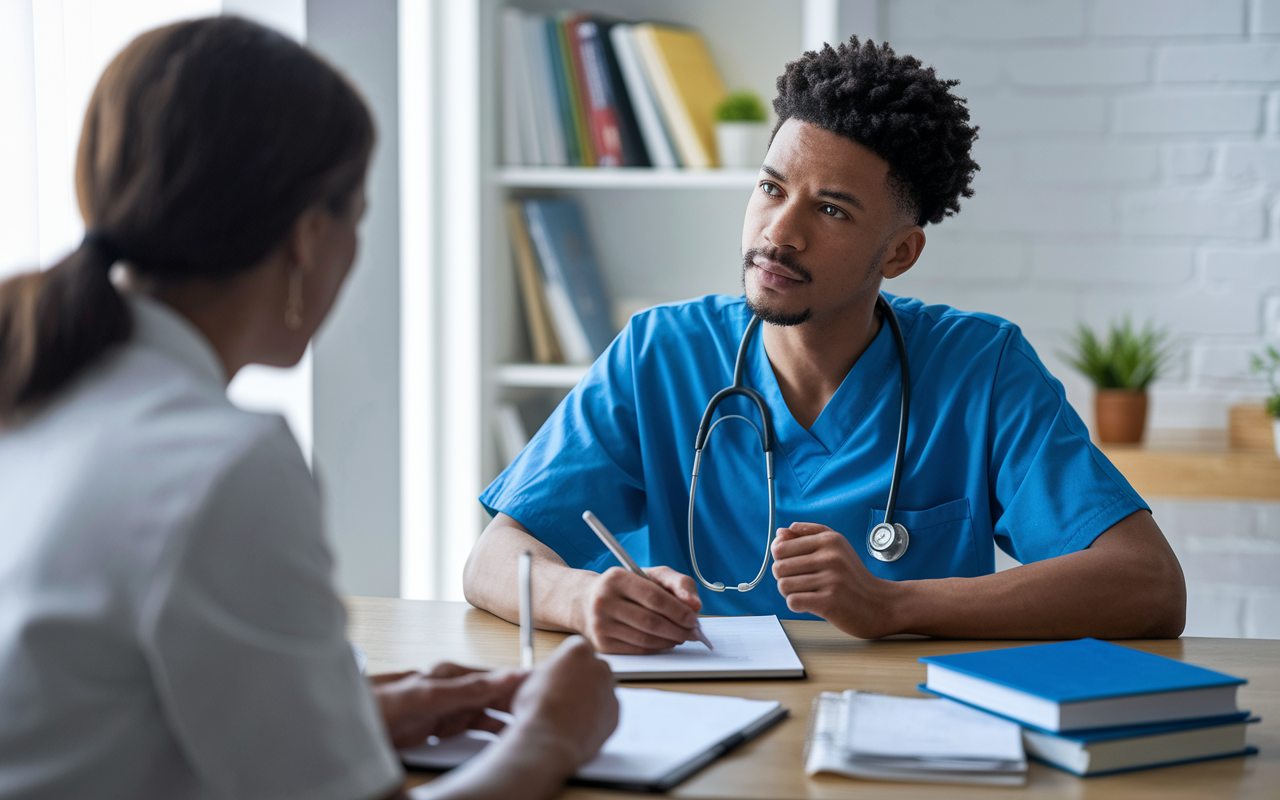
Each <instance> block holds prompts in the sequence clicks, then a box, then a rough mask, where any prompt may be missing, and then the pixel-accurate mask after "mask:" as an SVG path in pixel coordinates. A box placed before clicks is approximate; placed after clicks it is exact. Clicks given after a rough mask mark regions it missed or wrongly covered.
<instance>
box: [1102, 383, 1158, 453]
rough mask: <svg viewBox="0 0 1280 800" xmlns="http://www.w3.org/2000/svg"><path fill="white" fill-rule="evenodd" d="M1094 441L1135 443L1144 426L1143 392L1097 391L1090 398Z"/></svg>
mask: <svg viewBox="0 0 1280 800" xmlns="http://www.w3.org/2000/svg"><path fill="white" fill-rule="evenodd" d="M1093 408H1094V413H1095V417H1094V419H1095V420H1096V422H1097V427H1098V441H1100V442H1114V443H1136V442H1140V441H1142V432H1143V430H1144V429H1145V428H1146V427H1147V393H1146V392H1135V391H1131V390H1129V389H1099V390H1098V394H1097V396H1096V397H1095V398H1094V405H1093Z"/></svg>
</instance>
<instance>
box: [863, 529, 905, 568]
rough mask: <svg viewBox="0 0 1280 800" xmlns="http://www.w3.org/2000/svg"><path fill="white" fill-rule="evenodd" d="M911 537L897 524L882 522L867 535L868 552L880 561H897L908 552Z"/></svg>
mask: <svg viewBox="0 0 1280 800" xmlns="http://www.w3.org/2000/svg"><path fill="white" fill-rule="evenodd" d="M910 543H911V536H910V535H909V534H908V533H907V529H906V528H904V527H903V526H902V525H899V524H898V523H896V522H892V523H890V522H881V523H880V524H879V525H877V526H875V527H874V528H872V529H871V533H870V534H868V535H867V552H868V553H870V554H871V557H872V558H876V559H879V560H880V561H897V560H898V559H900V558H902V554H903V553H905V552H907V545H908V544H910Z"/></svg>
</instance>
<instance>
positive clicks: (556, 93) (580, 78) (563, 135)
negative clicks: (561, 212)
mask: <svg viewBox="0 0 1280 800" xmlns="http://www.w3.org/2000/svg"><path fill="white" fill-rule="evenodd" d="M502 57H503V65H502V83H503V87H502V101H503V137H502V138H503V157H504V161H505V162H506V163H507V164H509V165H527V166H548V167H566V166H568V167H575V166H576V167H714V166H716V147H715V123H714V113H715V106H716V104H717V103H719V102H720V100H722V99H723V98H724V96H725V89H724V83H723V81H722V80H721V78H720V73H719V72H718V71H717V69H716V66H715V62H714V61H713V60H712V58H711V52H710V50H708V48H707V43H706V41H705V40H704V39H703V38H702V36H700V35H699V34H698V33H697V32H696V31H693V30H690V29H687V28H678V27H673V26H670V25H660V24H657V23H650V22H646V23H641V24H637V25H632V24H626V23H620V22H613V21H608V20H604V19H601V18H598V17H593V16H590V15H587V14H583V13H577V12H562V13H559V14H556V15H553V16H543V15H539V14H530V13H526V12H524V11H521V10H519V9H515V8H506V9H503V12H502Z"/></svg>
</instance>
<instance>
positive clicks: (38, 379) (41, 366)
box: [0, 234, 133, 428]
mask: <svg viewBox="0 0 1280 800" xmlns="http://www.w3.org/2000/svg"><path fill="white" fill-rule="evenodd" d="M117 255H118V254H117V253H115V252H114V251H113V248H112V246H111V245H110V244H109V243H107V242H106V240H105V239H103V238H102V237H101V236H99V235H95V234H90V235H87V236H85V240H84V242H82V243H81V245H80V247H79V248H78V249H77V250H76V251H75V252H74V253H72V254H71V255H69V256H67V257H66V258H65V259H63V260H62V261H61V262H60V263H58V264H57V265H56V266H54V267H53V268H51V269H49V270H48V271H45V272H28V273H25V274H23V275H18V276H16V277H13V278H10V279H9V280H7V281H5V282H4V283H0V428H3V427H9V426H10V425H13V424H14V423H16V422H18V421H19V420H20V419H21V418H22V417H24V416H26V415H27V414H29V413H30V412H31V411H32V410H34V408H35V407H36V406H38V405H39V404H40V403H41V402H43V401H44V400H47V399H49V398H50V397H52V396H53V394H54V393H55V392H57V391H58V390H59V389H61V388H62V387H63V386H65V385H66V384H67V383H68V382H69V381H70V380H71V379H72V378H74V377H75V376H76V375H77V374H78V373H79V372H80V371H81V370H83V369H84V368H85V367H86V366H88V365H89V364H91V363H92V362H93V361H95V360H97V359H98V357H99V356H101V355H102V354H103V353H104V352H105V351H106V350H107V349H108V348H110V347H111V346H112V345H114V344H118V343H121V342H125V341H127V340H128V339H129V337H130V335H131V334H132V332H133V317H132V315H131V314H130V312H129V306H128V305H127V304H126V303H125V300H124V298H123V297H121V296H120V293H119V292H117V291H116V288H115V287H114V286H113V285H112V284H111V281H110V279H109V276H108V273H109V272H110V270H111V266H112V264H114V263H115V261H116V257H117Z"/></svg>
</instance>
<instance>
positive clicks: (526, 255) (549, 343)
mask: <svg viewBox="0 0 1280 800" xmlns="http://www.w3.org/2000/svg"><path fill="white" fill-rule="evenodd" d="M507 227H508V228H510V229H511V230H510V234H511V249H512V250H513V251H514V255H515V257H516V274H517V276H519V278H520V295H521V296H522V297H523V298H524V315H525V320H526V321H527V322H528V323H529V339H530V342H531V344H532V345H533V360H534V361H536V362H538V363H539V364H562V363H564V353H563V352H562V351H561V349H560V340H559V339H557V338H556V331H555V328H553V327H552V325H551V310H550V308H549V306H548V305H547V293H546V291H545V290H544V289H543V287H542V270H540V269H539V268H538V262H537V260H536V259H537V256H535V255H534V253H533V243H532V242H530V241H529V230H528V229H527V228H526V227H525V225H524V213H523V211H522V210H521V208H520V201H518V200H512V201H510V202H508V203H507Z"/></svg>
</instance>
